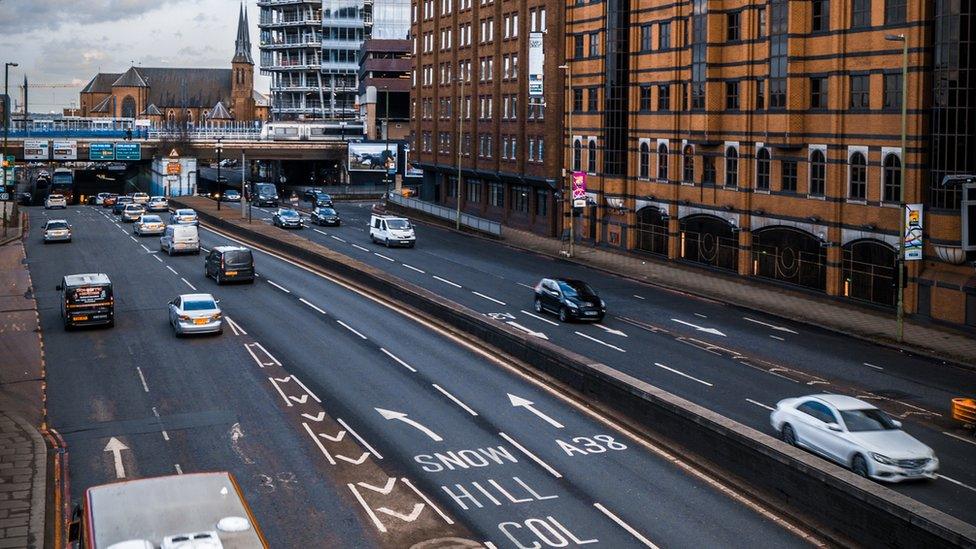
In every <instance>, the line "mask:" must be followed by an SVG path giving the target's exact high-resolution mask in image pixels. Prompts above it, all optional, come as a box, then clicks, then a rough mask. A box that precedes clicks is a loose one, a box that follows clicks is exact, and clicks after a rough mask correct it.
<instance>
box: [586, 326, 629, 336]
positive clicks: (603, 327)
mask: <svg viewBox="0 0 976 549" xmlns="http://www.w3.org/2000/svg"><path fill="white" fill-rule="evenodd" d="M594 326H596V327H597V328H599V329H601V330H603V331H604V332H606V333H608V334H613V335H618V336H620V337H627V334H625V333H623V332H621V331H620V330H614V329H613V328H611V327H609V326H604V325H603V324H594Z"/></svg>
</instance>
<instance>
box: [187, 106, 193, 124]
mask: <svg viewBox="0 0 976 549" xmlns="http://www.w3.org/2000/svg"><path fill="white" fill-rule="evenodd" d="M186 125H187V126H192V125H193V111H191V110H190V109H186Z"/></svg>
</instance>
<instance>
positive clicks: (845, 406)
mask: <svg viewBox="0 0 976 549" xmlns="http://www.w3.org/2000/svg"><path fill="white" fill-rule="evenodd" d="M807 398H816V399H817V400H822V401H823V402H826V403H827V404H830V405H831V406H833V407H834V408H837V409H838V410H869V409H871V408H875V407H876V406H874V405H872V404H868V403H867V402H864V401H863V400H858V399H856V398H854V397H849V396H845V395H828V394H823V395H810V396H808V397H807Z"/></svg>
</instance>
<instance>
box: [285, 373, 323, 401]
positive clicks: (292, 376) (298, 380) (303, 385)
mask: <svg viewBox="0 0 976 549" xmlns="http://www.w3.org/2000/svg"><path fill="white" fill-rule="evenodd" d="M289 377H290V378H291V379H292V381H294V382H295V383H297V384H299V385H301V387H302V389H305V392H306V393H308V395H309V396H310V397H312V398H313V399H315V402H318V403H319V404H322V399H320V398H319V397H317V396H316V395H315V393H313V392H312V390H311V389H309V388H308V387H306V386H305V384H304V383H302V380H300V379H298V376H296V375H295V374H292V375H290V376H289Z"/></svg>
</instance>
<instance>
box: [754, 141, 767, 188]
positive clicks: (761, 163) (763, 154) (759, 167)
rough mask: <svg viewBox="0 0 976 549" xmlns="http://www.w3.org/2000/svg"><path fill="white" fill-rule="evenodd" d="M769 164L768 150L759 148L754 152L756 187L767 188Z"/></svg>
mask: <svg viewBox="0 0 976 549" xmlns="http://www.w3.org/2000/svg"><path fill="white" fill-rule="evenodd" d="M770 164H771V162H770V159H769V150H767V149H765V148H762V149H759V152H758V153H756V189H759V190H761V191H768V190H769V172H770V169H769V168H770Z"/></svg>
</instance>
